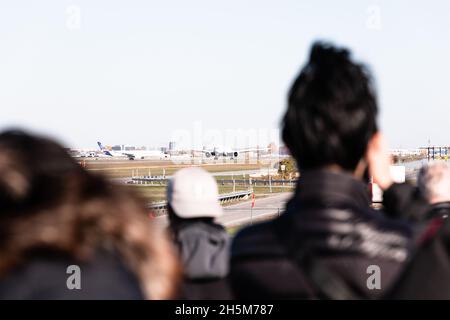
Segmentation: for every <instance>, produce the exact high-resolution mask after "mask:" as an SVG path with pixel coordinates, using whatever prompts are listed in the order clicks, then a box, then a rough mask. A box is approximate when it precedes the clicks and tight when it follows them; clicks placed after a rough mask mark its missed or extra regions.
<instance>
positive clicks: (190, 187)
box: [167, 167, 223, 219]
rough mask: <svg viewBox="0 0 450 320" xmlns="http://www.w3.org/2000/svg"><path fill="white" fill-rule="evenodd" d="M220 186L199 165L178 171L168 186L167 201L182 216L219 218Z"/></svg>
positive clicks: (220, 208)
mask: <svg viewBox="0 0 450 320" xmlns="http://www.w3.org/2000/svg"><path fill="white" fill-rule="evenodd" d="M218 197H219V188H218V187H217V183H216V180H215V179H214V178H213V176H212V175H211V174H209V172H207V171H206V170H204V169H201V168H198V167H191V168H185V169H181V170H179V171H177V172H176V173H175V174H174V175H173V176H172V179H171V180H170V181H169V184H168V187H167V201H168V202H169V204H170V206H171V207H172V209H173V211H175V214H176V215H177V216H178V217H180V218H186V219H189V218H201V217H210V218H217V217H219V216H221V215H222V213H223V211H222V207H221V206H220V203H219V200H218Z"/></svg>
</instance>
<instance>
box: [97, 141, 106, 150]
mask: <svg viewBox="0 0 450 320" xmlns="http://www.w3.org/2000/svg"><path fill="white" fill-rule="evenodd" d="M97 144H98V147H99V148H100V150H101V151H103V150H105V147H103V145H102V143H101V142H99V141H97Z"/></svg>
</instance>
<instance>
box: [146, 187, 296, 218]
mask: <svg viewBox="0 0 450 320" xmlns="http://www.w3.org/2000/svg"><path fill="white" fill-rule="evenodd" d="M291 197H292V193H290V192H285V193H281V194H276V195H273V196H268V197H266V198H259V199H256V200H255V207H254V208H253V210H252V208H251V201H245V202H241V203H237V204H233V205H229V206H226V207H224V208H223V209H224V214H223V216H222V217H220V218H219V219H217V222H219V223H221V224H223V225H224V226H227V227H231V226H237V225H240V224H248V223H250V222H251V221H257V220H262V219H268V218H270V217H275V216H277V215H278V214H279V213H280V214H281V213H282V212H283V211H284V207H285V205H286V202H287V201H288V200H289V199H290V198H291ZM155 220H156V222H157V223H158V224H161V225H162V226H167V223H168V221H167V216H166V215H164V216H160V217H157V218H155Z"/></svg>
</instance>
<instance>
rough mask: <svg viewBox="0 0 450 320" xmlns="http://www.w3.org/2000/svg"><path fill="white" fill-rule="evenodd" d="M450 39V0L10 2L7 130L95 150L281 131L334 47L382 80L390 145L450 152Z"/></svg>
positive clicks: (1, 95)
mask: <svg viewBox="0 0 450 320" xmlns="http://www.w3.org/2000/svg"><path fill="white" fill-rule="evenodd" d="M71 6H75V8H79V9H80V18H81V19H80V24H79V28H78V25H77V24H76V22H75V23H74V22H73V21H74V20H73V17H74V15H73V11H70V10H72V9H70V8H71ZM68 8H69V9H68ZM67 10H69V11H67ZM378 12H379V14H380V15H379V18H380V19H377V18H378ZM374 21H375V22H374ZM378 22H379V23H378ZM449 32H450V2H449V1H445V0H442V1H406V0H405V1H399V0H387V1H361V0H359V1H357V0H355V1H308V2H307V1H299V0H291V1H287V0H286V1H237V0H227V1H192V0H191V1H181V0H177V1H137V0H134V1H111V0H107V1H106V0H72V1H67V0H66V1H62V0H54V1H48V0H40V1H31V0H30V1H21V0H10V1H7V0H3V1H1V3H0V41H1V47H0V107H1V109H0V129H4V128H6V127H10V126H13V125H19V126H21V127H25V128H29V129H32V130H36V131H38V132H42V133H46V134H50V135H53V136H55V137H58V138H59V139H60V140H62V141H63V142H65V143H66V144H67V145H71V146H74V147H95V142H96V141H97V140H101V141H104V143H106V144H113V143H125V144H140V145H151V146H158V145H162V144H165V143H166V142H167V141H168V140H169V139H170V138H171V136H172V135H173V132H174V131H177V130H183V129H184V130H192V128H193V126H194V123H196V122H197V121H201V123H202V126H203V128H204V129H205V130H207V129H215V130H219V131H225V130H227V129H238V128H248V127H251V128H258V129H259V128H262V129H263V130H269V129H272V128H277V127H278V125H279V122H280V117H281V115H282V113H283V111H284V108H285V97H286V91H287V89H288V87H289V85H290V83H291V81H292V79H293V77H294V76H295V75H296V73H297V72H298V70H299V69H300V67H301V66H302V65H303V64H304V63H305V59H306V56H307V53H308V50H309V47H310V44H311V43H312V42H313V41H314V40H316V39H325V40H331V41H333V42H335V43H337V44H340V45H345V46H348V47H350V48H351V49H352V50H353V52H354V54H355V56H356V57H357V58H358V59H360V60H362V61H364V62H366V63H367V64H368V65H369V66H370V67H371V68H372V70H373V71H374V74H375V78H376V83H377V86H378V92H379V97H380V107H381V110H382V113H381V117H380V123H381V127H382V129H383V130H384V131H385V132H386V134H387V136H388V138H389V140H390V145H391V147H415V146H420V145H425V144H427V143H428V142H427V141H428V139H429V138H430V139H431V142H432V143H436V144H450V137H448V132H449V128H450V118H449V117H448V116H447V114H448V112H447V110H448V108H449V107H450V88H449V86H450V84H449V82H450V81H449V79H450V40H449V36H448V34H449Z"/></svg>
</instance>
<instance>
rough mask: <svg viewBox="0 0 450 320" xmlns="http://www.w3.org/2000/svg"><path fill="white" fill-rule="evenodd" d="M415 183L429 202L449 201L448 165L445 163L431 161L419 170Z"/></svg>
mask: <svg viewBox="0 0 450 320" xmlns="http://www.w3.org/2000/svg"><path fill="white" fill-rule="evenodd" d="M417 185H418V187H419V190H420V192H421V194H422V195H423V196H424V197H425V198H426V199H427V201H428V202H429V203H431V204H436V203H441V202H450V167H449V165H448V164H447V163H445V162H441V161H436V162H432V163H430V164H428V165H426V166H424V167H422V168H421V169H420V171H419V175H418V178H417Z"/></svg>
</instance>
